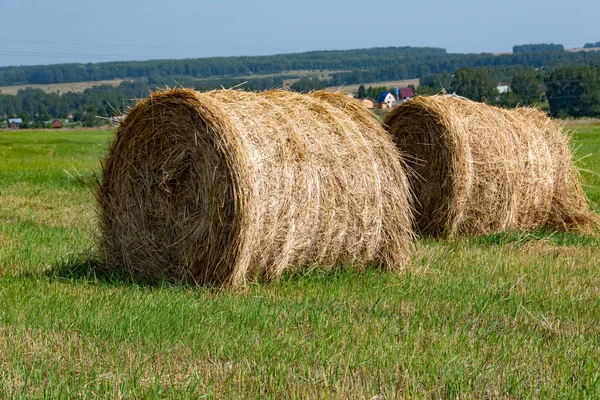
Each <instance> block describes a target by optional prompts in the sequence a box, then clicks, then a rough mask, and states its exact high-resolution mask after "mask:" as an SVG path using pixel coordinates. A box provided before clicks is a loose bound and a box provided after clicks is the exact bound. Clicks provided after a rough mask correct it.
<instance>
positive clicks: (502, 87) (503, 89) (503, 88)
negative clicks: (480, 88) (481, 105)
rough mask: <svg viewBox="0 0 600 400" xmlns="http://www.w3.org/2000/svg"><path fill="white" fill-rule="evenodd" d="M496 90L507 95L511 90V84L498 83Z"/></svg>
mask: <svg viewBox="0 0 600 400" xmlns="http://www.w3.org/2000/svg"><path fill="white" fill-rule="evenodd" d="M496 90H498V94H502V93H507V92H508V91H509V90H510V84H509V83H508V82H503V81H501V82H498V84H497V85H496Z"/></svg>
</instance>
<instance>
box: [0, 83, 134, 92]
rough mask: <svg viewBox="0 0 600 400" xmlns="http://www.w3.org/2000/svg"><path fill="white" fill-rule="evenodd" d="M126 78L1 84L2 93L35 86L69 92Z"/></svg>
mask: <svg viewBox="0 0 600 400" xmlns="http://www.w3.org/2000/svg"><path fill="white" fill-rule="evenodd" d="M124 80H126V79H111V80H106V81H93V82H71V83H52V84H48V85H34V84H27V85H15V86H0V93H2V94H12V95H14V94H17V92H18V91H19V90H20V89H25V88H34V89H42V90H43V91H44V92H46V93H55V92H57V91H58V92H59V93H67V92H75V93H79V92H83V91H84V90H85V89H89V88H91V87H92V86H98V85H111V86H119V84H121V82H123V81H124Z"/></svg>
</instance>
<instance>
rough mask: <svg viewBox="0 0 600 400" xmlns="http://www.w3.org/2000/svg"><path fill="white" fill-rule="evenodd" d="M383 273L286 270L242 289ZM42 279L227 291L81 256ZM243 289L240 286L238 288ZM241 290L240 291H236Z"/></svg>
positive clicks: (354, 268) (374, 268)
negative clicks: (118, 268) (140, 274)
mask: <svg viewBox="0 0 600 400" xmlns="http://www.w3.org/2000/svg"><path fill="white" fill-rule="evenodd" d="M382 272H383V270H382V269H381V267H380V266H379V265H375V264H368V265H366V266H365V265H340V266H335V267H329V268H324V267H322V266H306V267H304V268H297V269H293V270H288V271H285V272H284V273H283V275H282V276H281V277H279V278H278V279H275V280H268V279H265V277H264V276H251V277H248V280H247V282H246V283H247V285H246V286H245V287H246V288H248V287H256V286H268V285H278V284H284V285H289V284H292V285H299V284H302V283H305V284H312V283H314V282H319V281H321V282H329V283H335V282H340V281H345V280H352V279H355V278H356V276H357V275H359V276H362V277H363V278H368V277H370V276H372V275H381V273H382ZM46 275H47V276H48V277H49V279H50V280H58V281H69V282H87V283H94V284H104V285H110V286H143V287H147V288H165V287H171V288H180V289H181V288H186V289H200V290H214V291H221V290H224V289H227V287H226V286H225V287H223V286H202V285H198V284H195V283H194V282H184V281H176V280H169V279H168V278H165V277H163V278H157V279H154V280H150V279H143V278H139V277H136V276H133V275H129V274H125V273H120V272H116V271H113V270H109V269H107V268H106V267H105V266H104V265H103V264H102V262H101V261H100V259H99V258H98V257H94V256H86V255H81V256H79V257H75V256H73V257H69V258H68V259H63V260H61V261H59V262H57V263H56V264H55V265H54V266H53V267H52V268H51V269H50V270H49V271H48V272H47V273H46ZM242 286H244V285H242ZM240 289H242V290H243V287H242V288H240Z"/></svg>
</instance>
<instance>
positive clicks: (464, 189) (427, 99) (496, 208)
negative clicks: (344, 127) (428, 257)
mask: <svg viewBox="0 0 600 400" xmlns="http://www.w3.org/2000/svg"><path fill="white" fill-rule="evenodd" d="M384 124H385V125H386V126H387V129H388V130H389V132H390V133H391V135H392V136H393V138H394V141H395V142H396V145H397V146H398V147H399V149H400V151H401V152H402V153H403V154H404V156H405V161H406V163H407V164H408V171H407V175H408V179H409V182H410V187H411V190H412V192H413V193H414V197H415V199H414V206H415V209H416V216H415V217H416V220H415V224H416V227H417V230H418V231H420V232H421V233H423V234H427V235H456V234H486V233H494V232H501V231H505V230H513V229H523V230H528V229H535V228H538V227H549V228H550V229H554V230H568V231H579V232H591V231H593V230H594V229H597V227H598V223H599V217H598V215H597V214H595V213H594V212H592V211H591V210H590V208H589V204H588V200H587V199H586V197H585V194H584V192H583V189H582V186H581V182H580V178H579V174H578V171H577V170H576V168H574V166H573V162H572V153H571V150H570V148H569V137H568V136H567V135H566V134H564V133H563V132H562V130H561V129H560V127H559V126H557V124H556V123H554V122H553V121H552V120H551V119H550V118H549V117H547V116H546V115H545V114H544V113H543V112H541V111H539V110H536V109H532V108H517V109H515V110H505V109H500V108H498V107H493V106H489V105H487V104H484V103H477V102H473V101H469V100H465V99H462V98H458V97H455V96H440V95H438V96H419V97H416V98H414V99H413V100H411V101H409V102H406V103H404V104H402V105H400V106H398V107H396V108H395V109H393V110H392V111H391V112H390V113H388V114H387V115H386V117H385V120H384Z"/></svg>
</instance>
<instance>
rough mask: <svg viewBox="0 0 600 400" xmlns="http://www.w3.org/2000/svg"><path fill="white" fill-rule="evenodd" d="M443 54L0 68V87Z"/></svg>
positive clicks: (368, 64) (362, 65) (328, 54)
mask: <svg viewBox="0 0 600 400" xmlns="http://www.w3.org/2000/svg"><path fill="white" fill-rule="evenodd" d="M445 54H446V50H445V49H441V48H430V47H408V46H407V47H380V48H371V49H356V50H326V51H311V52H305V53H293V54H278V55H271V56H246V57H210V58H197V59H185V60H150V61H118V62H103V63H88V64H77V63H70V64H54V65H39V66H18V67H0V86H7V85H19V84H28V83H30V84H49V83H66V82H82V81H100V80H111V79H120V78H141V77H147V78H150V79H153V80H163V79H165V78H170V77H174V76H188V77H192V78H210V77H225V76H250V75H257V74H273V73H281V72H284V71H294V70H342V69H344V70H346V69H348V70H349V69H369V68H378V67H381V66H384V65H395V64H398V63H405V62H427V61H428V60H430V59H432V58H435V57H440V56H442V57H443V56H444V55H445Z"/></svg>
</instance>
